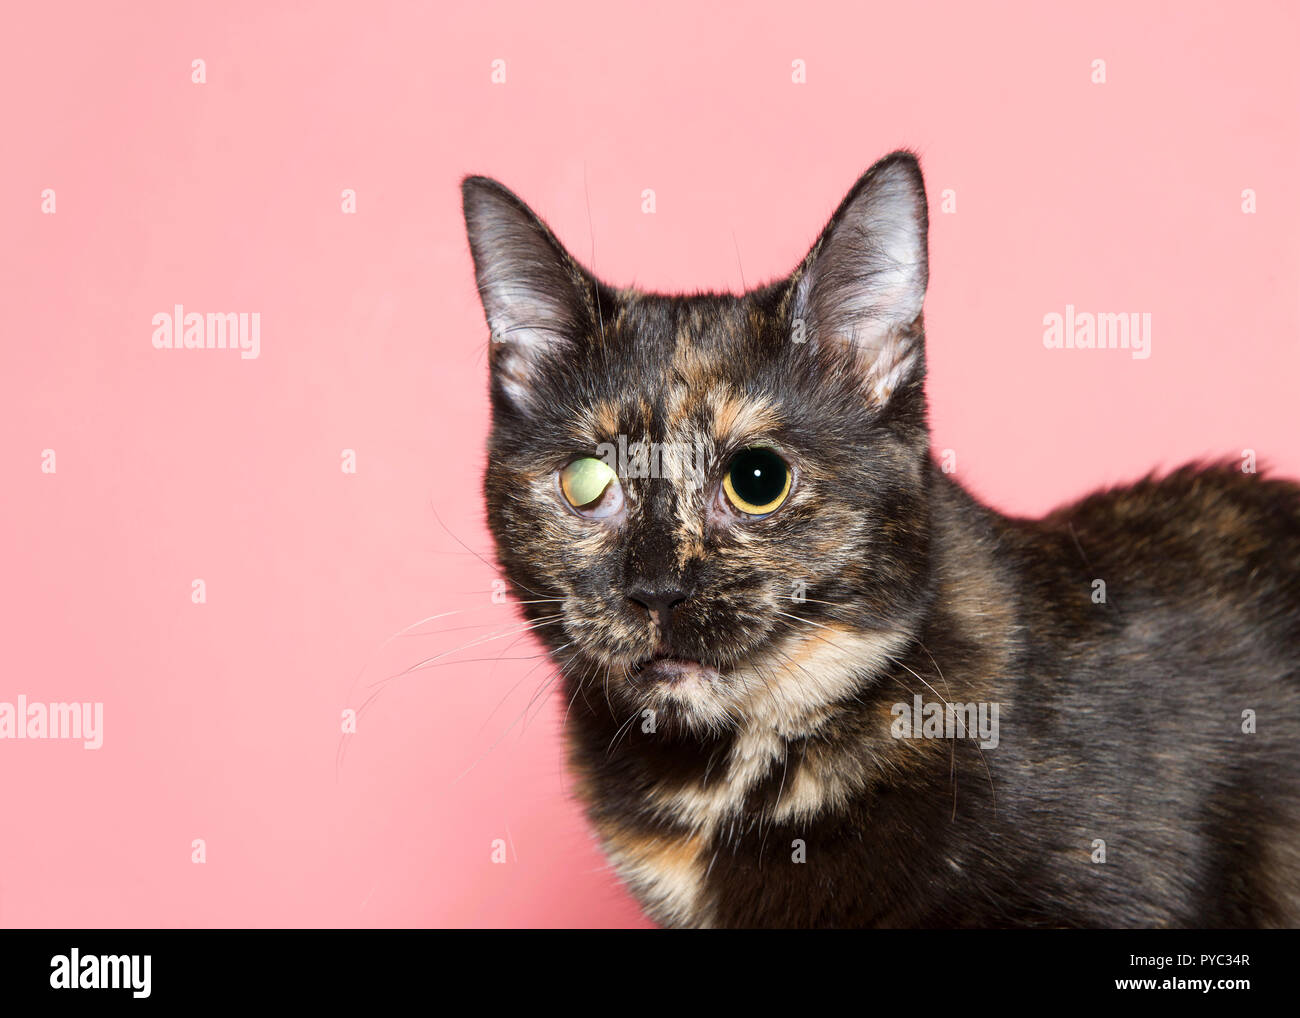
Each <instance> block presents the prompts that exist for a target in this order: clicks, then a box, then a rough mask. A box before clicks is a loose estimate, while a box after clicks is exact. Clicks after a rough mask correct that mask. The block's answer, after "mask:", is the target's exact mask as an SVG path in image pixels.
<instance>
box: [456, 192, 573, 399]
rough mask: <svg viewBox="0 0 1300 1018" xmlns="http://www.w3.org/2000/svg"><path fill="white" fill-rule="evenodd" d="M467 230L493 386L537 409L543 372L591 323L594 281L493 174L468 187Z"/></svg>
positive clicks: (508, 396)
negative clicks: (485, 326) (485, 324)
mask: <svg viewBox="0 0 1300 1018" xmlns="http://www.w3.org/2000/svg"><path fill="white" fill-rule="evenodd" d="M461 196H462V198H463V200H464V210H465V229H466V232H467V233H468V234H469V246H470V252H471V254H472V255H473V257H474V274H475V277H476V278H477V280H478V292H479V297H480V299H481V300H482V302H483V311H484V314H485V315H486V316H487V322H488V329H489V330H490V332H491V349H490V351H489V358H488V360H489V363H490V364H491V368H492V381H493V385H494V387H499V388H500V390H501V391H502V392H503V393H504V395H505V396H506V397H507V399H509V401H510V402H511V403H512V404H514V405H515V406H516V407H518V408H519V409H521V410H524V411H528V410H530V409H533V408H535V407H534V404H535V403H536V402H538V401H539V400H540V397H538V396H536V395H535V386H534V383H535V381H536V376H537V373H538V368H539V367H540V365H542V363H543V362H545V361H546V360H547V359H549V358H552V357H554V356H556V355H557V354H561V353H562V352H563V351H564V350H565V348H566V347H568V346H569V345H570V344H572V343H574V342H575V341H576V340H578V339H579V338H580V337H581V336H582V335H583V333H584V331H585V330H586V329H587V327H588V326H589V324H590V322H589V318H590V317H591V316H590V308H591V306H592V299H593V287H594V285H595V283H594V280H593V279H592V277H591V276H590V275H588V274H587V272H586V271H585V270H584V269H583V268H582V267H581V266H580V265H579V264H578V263H577V261H576V260H575V259H574V258H573V257H572V256H571V255H570V254H569V253H568V252H567V251H566V250H565V249H564V248H563V246H561V244H560V242H559V241H558V240H556V239H555V236H554V234H552V233H551V231H550V229H549V228H548V227H547V225H546V224H545V223H544V222H542V220H541V219H540V218H539V217H538V216H537V215H536V213H534V212H533V210H532V209H530V208H529V207H528V206H527V205H525V204H524V203H523V202H522V201H521V200H520V199H519V198H518V197H516V196H515V195H514V193H513V192H511V191H510V190H508V189H507V188H506V187H504V186H502V185H501V184H499V183H497V182H496V181H495V180H492V179H491V178H489V177H466V178H465V179H464V180H463V181H462V182H461Z"/></svg>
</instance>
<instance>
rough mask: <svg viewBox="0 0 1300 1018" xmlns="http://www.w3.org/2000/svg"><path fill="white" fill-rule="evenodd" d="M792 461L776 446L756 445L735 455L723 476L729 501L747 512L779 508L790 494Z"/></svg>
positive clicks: (747, 513) (772, 510)
mask: <svg viewBox="0 0 1300 1018" xmlns="http://www.w3.org/2000/svg"><path fill="white" fill-rule="evenodd" d="M791 479H792V475H791V473H790V467H789V465H788V464H787V463H786V462H785V460H783V459H782V458H781V457H780V456H778V455H777V453H776V452H775V451H774V450H772V449H766V448H763V447H761V446H755V447H754V448H751V449H742V450H741V451H740V452H738V453H736V455H735V456H733V457H732V459H731V463H730V464H729V465H728V467H727V472H726V474H724V475H723V478H722V490H723V492H724V494H726V496H727V501H728V502H730V503H731V505H732V507H733V508H734V509H736V510H737V511H738V512H742V513H744V514H745V515H746V516H766V515H767V514H768V513H773V512H776V510H777V509H779V508H781V504H782V503H783V502H784V501H785V500H786V496H788V495H789V494H790V482H791Z"/></svg>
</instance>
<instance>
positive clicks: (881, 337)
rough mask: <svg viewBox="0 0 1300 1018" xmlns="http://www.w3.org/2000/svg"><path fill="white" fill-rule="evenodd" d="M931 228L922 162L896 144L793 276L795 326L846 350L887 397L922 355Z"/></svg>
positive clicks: (868, 383)
mask: <svg viewBox="0 0 1300 1018" xmlns="http://www.w3.org/2000/svg"><path fill="white" fill-rule="evenodd" d="M928 230H929V217H928V215H927V212H926V198H925V182H924V180H923V179H922V177H921V168H920V166H919V165H918V164H917V161H916V157H915V156H914V155H912V153H910V152H895V153H893V154H892V155H888V156H886V157H885V158H883V159H881V160H880V161H879V162H877V163H876V164H875V165H874V166H872V167H871V169H869V170H868V171H867V172H866V173H865V174H863V175H862V177H861V178H860V179H859V180H858V182H857V184H855V185H854V186H853V189H852V190H851V191H849V193H848V196H847V197H846V198H845V199H844V201H843V202H842V203H841V204H840V207H839V209H837V210H836V212H835V214H834V215H833V216H832V217H831V221H830V222H829V223H828V224H827V226H826V228H825V229H824V230H823V231H822V234H821V236H820V237H819V238H818V239H817V242H816V243H815V244H814V245H813V248H812V250H811V251H810V252H809V253H808V256H807V257H806V258H805V259H804V261H803V264H802V265H800V266H799V268H798V269H797V270H795V273H794V275H793V277H792V283H793V286H794V299H793V301H792V304H791V308H792V310H791V317H792V321H793V325H794V327H795V328H798V327H799V326H802V327H803V329H804V330H805V333H806V339H807V340H808V341H810V342H813V343H816V344H819V345H839V346H843V347H846V348H848V349H849V350H850V351H851V352H852V353H853V354H854V355H855V361H856V363H857V365H858V367H859V370H860V371H861V373H862V375H863V383H864V387H865V388H866V390H867V391H868V393H869V394H870V395H871V396H872V397H874V398H875V399H876V400H878V401H879V402H882V403H883V402H884V401H885V400H887V399H888V398H889V397H890V396H891V395H892V394H893V393H894V391H896V390H897V389H898V388H900V387H901V386H903V385H905V384H906V383H908V382H909V381H911V380H912V379H913V377H914V376H915V374H916V372H917V371H918V370H919V368H920V367H921V364H922V363H923V359H924V351H923V349H922V347H923V344H924V330H923V328H922V323H921V306H922V304H923V303H924V301H925V288H926V283H927V281H928V277H929V268H928V256H927V241H926V235H927V232H928Z"/></svg>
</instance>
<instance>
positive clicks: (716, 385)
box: [576, 293, 781, 442]
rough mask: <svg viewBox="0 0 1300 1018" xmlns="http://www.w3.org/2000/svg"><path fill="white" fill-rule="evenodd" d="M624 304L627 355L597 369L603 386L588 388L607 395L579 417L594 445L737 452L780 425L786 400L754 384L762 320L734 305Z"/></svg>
mask: <svg viewBox="0 0 1300 1018" xmlns="http://www.w3.org/2000/svg"><path fill="white" fill-rule="evenodd" d="M623 297H624V300H623V302H622V304H621V306H620V309H619V312H618V315H617V316H616V318H615V319H614V321H613V322H611V326H612V329H611V331H612V332H613V334H614V338H615V343H616V344H617V350H616V351H607V352H605V353H603V354H602V355H601V356H600V357H597V358H594V359H593V360H592V361H590V362H589V365H590V367H591V369H592V371H593V373H594V374H595V375H596V376H597V377H596V378H594V379H592V382H593V384H591V385H589V386H586V387H585V388H586V391H588V392H590V393H593V394H598V395H594V396H593V397H592V398H591V399H590V402H589V403H587V404H586V405H584V406H579V407H577V408H576V423H577V424H578V425H579V427H580V429H581V432H582V434H583V436H584V437H586V438H589V439H590V440H593V441H597V442H599V441H607V440H609V439H610V438H611V437H612V436H616V435H621V434H628V433H631V432H636V433H638V434H639V435H641V436H643V437H644V436H648V435H653V436H662V437H664V438H671V439H674V440H694V439H698V438H703V439H706V440H711V441H715V442H727V441H730V440H734V439H738V438H740V437H742V436H744V435H751V434H754V433H757V432H764V431H770V430H772V429H775V428H776V427H778V426H779V425H780V423H781V415H780V409H779V400H778V399H776V398H775V397H774V396H773V395H771V394H768V393H763V392H757V391H754V386H753V385H752V384H751V383H752V377H751V376H752V373H753V367H754V363H753V355H754V353H755V350H756V344H755V342H754V341H755V339H756V338H757V337H758V336H759V334H760V333H761V331H762V330H763V328H764V327H765V326H766V325H767V323H766V321H765V319H764V317H763V315H762V313H761V312H760V311H759V310H757V309H756V308H754V307H753V306H751V305H749V304H748V303H747V302H746V301H744V300H743V299H740V298H733V297H707V296H706V297H696V298H673V297H658V296H647V295H640V294H635V293H630V294H624V295H623ZM611 353H612V354H613V358H612V359H611V357H610V356H609V354H611Z"/></svg>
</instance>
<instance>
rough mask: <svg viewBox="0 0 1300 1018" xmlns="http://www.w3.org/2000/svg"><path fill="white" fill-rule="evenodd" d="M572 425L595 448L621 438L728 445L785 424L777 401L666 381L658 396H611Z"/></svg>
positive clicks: (582, 411)
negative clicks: (656, 438) (660, 439)
mask: <svg viewBox="0 0 1300 1018" xmlns="http://www.w3.org/2000/svg"><path fill="white" fill-rule="evenodd" d="M655 397H657V398H655ZM573 423H574V426H575V430H576V432H577V435H578V437H579V438H580V439H581V440H583V441H586V442H589V443H591V444H594V445H599V444H600V443H602V442H609V441H612V440H615V439H617V437H618V436H620V435H627V436H629V437H636V438H644V437H661V438H663V439H665V440H668V441H679V442H692V443H693V442H696V441H706V442H709V443H713V444H716V445H728V444H733V443H735V442H739V441H742V440H744V439H746V438H750V437H753V436H755V435H760V434H766V433H770V432H772V431H775V430H776V429H778V428H779V427H780V426H781V425H782V423H783V421H782V414H781V412H780V405H779V403H778V401H777V400H776V399H775V398H773V397H772V396H769V395H766V394H761V393H751V392H746V391H744V390H742V389H740V388H738V387H736V386H735V385H733V384H732V383H731V382H728V381H721V380H700V381H698V382H690V381H683V380H680V379H678V380H671V379H667V380H665V382H664V386H663V389H662V390H661V391H660V392H659V393H657V394H654V393H647V392H640V393H628V394H626V395H622V396H618V395H612V396H609V397H600V398H597V399H596V400H594V401H593V402H591V403H590V404H587V405H584V406H579V407H576V408H575V411H574V420H573Z"/></svg>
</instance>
